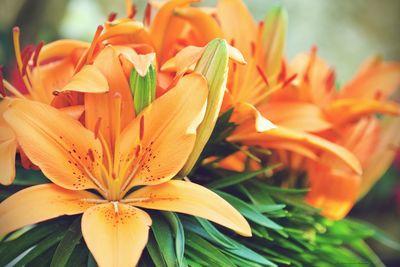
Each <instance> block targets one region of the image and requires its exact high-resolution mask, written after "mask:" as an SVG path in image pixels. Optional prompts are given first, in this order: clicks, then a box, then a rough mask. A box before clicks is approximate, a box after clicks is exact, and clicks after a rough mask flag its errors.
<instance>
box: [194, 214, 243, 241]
mask: <svg viewBox="0 0 400 267" xmlns="http://www.w3.org/2000/svg"><path fill="white" fill-rule="evenodd" d="M196 220H197V221H198V222H199V223H200V225H201V226H202V227H203V229H204V230H205V231H206V232H207V234H209V235H210V237H211V238H212V239H214V241H215V242H216V243H217V244H218V245H220V246H222V247H224V248H231V249H232V248H235V245H234V244H232V243H231V242H230V240H229V239H228V238H227V237H226V236H225V235H224V234H222V233H221V232H220V231H218V230H217V228H215V226H214V225H212V224H211V223H210V222H209V221H207V220H205V219H202V218H198V217H196Z"/></svg>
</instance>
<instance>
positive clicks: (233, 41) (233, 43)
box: [230, 38, 235, 46]
mask: <svg viewBox="0 0 400 267" xmlns="http://www.w3.org/2000/svg"><path fill="white" fill-rule="evenodd" d="M230 44H231V46H235V39H234V38H232V40H231V41H230Z"/></svg>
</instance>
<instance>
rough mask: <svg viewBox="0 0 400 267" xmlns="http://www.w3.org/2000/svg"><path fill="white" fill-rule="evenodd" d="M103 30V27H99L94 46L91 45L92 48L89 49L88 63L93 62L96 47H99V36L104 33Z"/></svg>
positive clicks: (93, 42)
mask: <svg viewBox="0 0 400 267" xmlns="http://www.w3.org/2000/svg"><path fill="white" fill-rule="evenodd" d="M103 29H104V28H103V26H102V25H99V26H97V30H96V33H95V35H94V38H93V41H92V44H91V46H90V48H89V51H88V56H87V60H86V62H90V61H91V60H92V57H93V53H94V49H95V48H96V45H97V39H98V38H99V36H100V34H101V32H102V31H103Z"/></svg>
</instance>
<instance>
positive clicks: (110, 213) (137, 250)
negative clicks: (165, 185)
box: [82, 202, 151, 267]
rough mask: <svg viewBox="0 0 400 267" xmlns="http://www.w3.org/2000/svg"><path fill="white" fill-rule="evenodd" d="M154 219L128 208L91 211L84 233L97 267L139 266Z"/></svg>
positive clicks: (114, 205)
mask: <svg viewBox="0 0 400 267" xmlns="http://www.w3.org/2000/svg"><path fill="white" fill-rule="evenodd" d="M150 225H151V218H150V217H149V215H148V214H147V213H146V212H144V211H142V210H140V209H137V208H134V207H131V206H129V205H124V204H119V203H117V202H115V203H107V204H101V205H96V206H94V207H92V208H90V209H88V210H87V211H86V212H85V213H84V214H83V217H82V234H83V237H84V239H85V242H86V244H87V246H88V248H89V250H90V252H91V253H92V254H93V256H94V258H95V259H96V262H97V264H98V265H99V266H100V267H102V266H104V267H107V266H115V267H117V266H127V267H128V266H136V264H137V262H138V261H139V259H140V255H141V254H142V251H143V249H144V247H145V246H146V244H147V239H148V235H149V226H150Z"/></svg>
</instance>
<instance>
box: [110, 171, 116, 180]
mask: <svg viewBox="0 0 400 267" xmlns="http://www.w3.org/2000/svg"><path fill="white" fill-rule="evenodd" d="M111 177H112V178H113V180H115V179H117V175H116V174H115V172H112V173H111Z"/></svg>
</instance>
